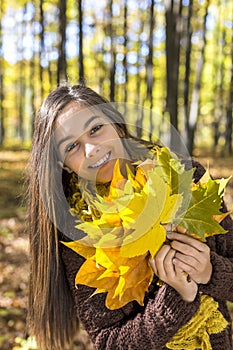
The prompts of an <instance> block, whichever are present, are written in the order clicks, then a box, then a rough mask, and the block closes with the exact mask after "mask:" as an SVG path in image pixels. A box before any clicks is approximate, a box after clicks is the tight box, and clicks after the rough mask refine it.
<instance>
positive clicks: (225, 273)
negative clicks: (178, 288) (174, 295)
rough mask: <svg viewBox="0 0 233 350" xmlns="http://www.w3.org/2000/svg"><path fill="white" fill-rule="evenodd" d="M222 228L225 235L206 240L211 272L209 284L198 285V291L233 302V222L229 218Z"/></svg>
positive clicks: (225, 220) (224, 221)
mask: <svg viewBox="0 0 233 350" xmlns="http://www.w3.org/2000/svg"><path fill="white" fill-rule="evenodd" d="M222 226H223V227H224V228H225V230H227V233H226V234H223V235H217V236H214V237H210V238H209V239H208V244H209V246H210V249H211V263H212V266H213V272H212V276H211V279H210V281H209V283H208V284H203V285H200V290H201V291H202V292H204V293H206V294H209V295H210V296H212V297H213V298H216V299H220V300H229V301H231V302H233V220H232V219H231V217H230V216H229V217H227V218H226V219H224V220H223V222H222Z"/></svg>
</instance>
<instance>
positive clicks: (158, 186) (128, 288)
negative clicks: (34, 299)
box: [63, 147, 228, 310]
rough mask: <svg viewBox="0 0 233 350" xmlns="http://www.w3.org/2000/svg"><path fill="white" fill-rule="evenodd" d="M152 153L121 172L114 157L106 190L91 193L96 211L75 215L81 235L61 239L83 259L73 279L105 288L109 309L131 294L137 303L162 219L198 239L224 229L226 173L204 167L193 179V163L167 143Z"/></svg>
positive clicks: (162, 236)
mask: <svg viewBox="0 0 233 350" xmlns="http://www.w3.org/2000/svg"><path fill="white" fill-rule="evenodd" d="M155 155H156V156H155V159H153V160H151V159H147V160H146V161H144V162H141V163H139V164H137V165H136V169H135V174H134V173H133V172H132V171H131V170H130V168H129V167H128V168H127V177H124V176H123V175H122V174H121V171H120V166H119V161H117V162H116V165H115V168H114V173H113V179H112V181H111V184H110V188H109V193H108V195H106V196H100V195H97V197H96V199H95V200H94V203H93V204H94V207H95V208H96V209H97V210H98V212H99V213H100V215H99V216H98V217H96V216H95V215H93V217H92V218H91V221H85V222H80V220H79V221H78V224H77V226H76V227H77V228H78V229H80V230H82V231H84V232H85V233H86V236H85V237H84V238H82V239H80V240H78V241H73V242H69V243H64V242H63V243H64V244H65V245H66V246H68V247H69V248H71V249H73V250H74V251H75V252H77V253H78V254H79V255H81V256H83V257H84V258H85V259H86V260H85V262H84V263H83V265H82V266H81V268H80V269H79V271H78V273H77V275H76V279H75V283H76V284H77V285H78V284H84V285H87V286H90V287H93V288H95V292H94V294H97V293H107V296H106V306H107V307H108V308H109V309H111V310H113V309H117V308H121V307H122V306H124V305H125V304H127V303H129V302H130V301H133V300H136V301H137V302H138V303H139V304H140V305H143V301H144V296H145V293H146V291H147V290H148V287H149V285H150V283H151V281H152V278H153V270H152V268H151V267H150V264H149V260H150V258H153V257H154V256H155V255H156V253H157V252H158V250H159V249H160V248H161V246H162V245H163V244H164V242H165V241H166V228H165V226H166V225H168V224H171V225H175V226H176V225H180V226H183V227H184V228H185V229H186V230H187V231H188V232H189V234H190V235H192V236H194V237H195V238H197V239H200V240H202V241H205V240H206V237H207V236H211V235H214V234H223V233H226V231H225V230H224V229H223V228H222V227H221V225H220V222H221V221H222V220H223V218H224V217H225V216H226V215H228V213H224V214H223V213H222V212H221V211H220V209H221V204H222V197H223V195H224V190H225V187H226V184H227V182H228V179H221V180H213V179H211V177H210V175H209V172H208V171H207V172H206V173H205V174H204V176H203V177H202V178H201V179H200V180H199V182H198V183H195V182H194V181H193V173H194V170H195V169H191V170H185V167H184V165H183V164H182V163H181V161H180V160H179V159H178V158H177V157H176V156H175V155H174V154H173V153H171V152H170V151H169V150H168V149H167V148H165V147H162V148H159V147H158V148H157V149H156V153H155Z"/></svg>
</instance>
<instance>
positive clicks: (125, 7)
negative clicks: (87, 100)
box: [123, 0, 128, 112]
mask: <svg viewBox="0 0 233 350" xmlns="http://www.w3.org/2000/svg"><path fill="white" fill-rule="evenodd" d="M127 18H128V6H127V0H125V2H124V58H123V67H124V75H125V81H124V102H125V103H126V102H127V100H128V65H127V51H128V48H127V43H128V33H127V31H128V23H127ZM125 112H126V110H125Z"/></svg>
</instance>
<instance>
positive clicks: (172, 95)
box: [165, 0, 182, 150]
mask: <svg viewBox="0 0 233 350" xmlns="http://www.w3.org/2000/svg"><path fill="white" fill-rule="evenodd" d="M165 7H166V63H167V66H166V69H167V98H166V111H167V112H168V114H169V116H170V122H171V143H170V146H171V148H172V149H173V150H179V148H180V146H179V145H178V144H177V142H178V143H179V140H177V132H176V130H178V88H179V64H180V36H181V24H182V23H181V22H182V0H179V1H174V0H165Z"/></svg>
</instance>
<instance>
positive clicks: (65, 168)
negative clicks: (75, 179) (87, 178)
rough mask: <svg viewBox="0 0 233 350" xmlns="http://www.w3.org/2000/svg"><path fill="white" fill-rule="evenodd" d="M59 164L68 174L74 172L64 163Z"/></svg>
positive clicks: (59, 162)
mask: <svg viewBox="0 0 233 350" xmlns="http://www.w3.org/2000/svg"><path fill="white" fill-rule="evenodd" d="M58 164H59V165H60V167H61V168H62V169H64V170H66V171H67V172H68V173H70V174H71V173H72V172H73V170H72V169H70V168H69V167H68V166H67V165H65V163H62V162H61V161H60V160H59V161H58Z"/></svg>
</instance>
